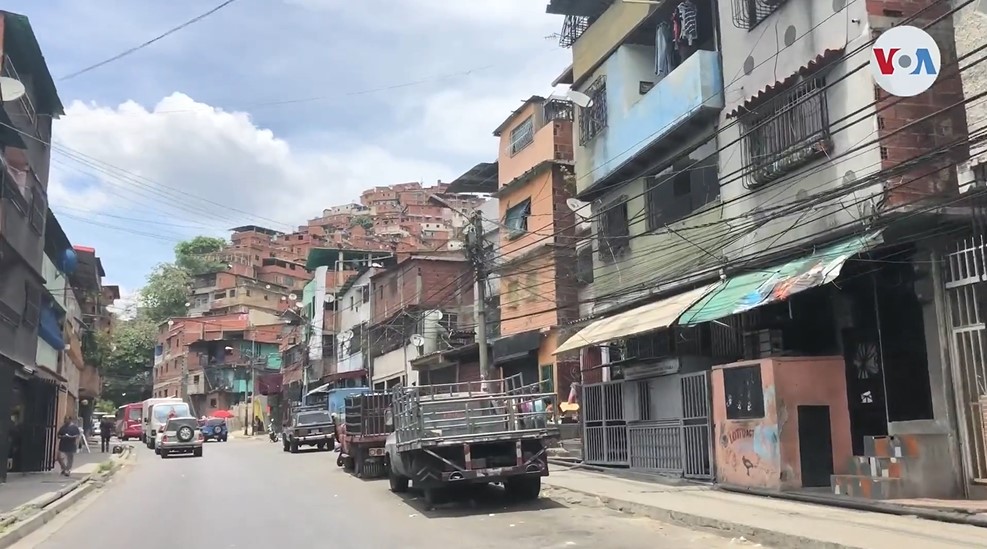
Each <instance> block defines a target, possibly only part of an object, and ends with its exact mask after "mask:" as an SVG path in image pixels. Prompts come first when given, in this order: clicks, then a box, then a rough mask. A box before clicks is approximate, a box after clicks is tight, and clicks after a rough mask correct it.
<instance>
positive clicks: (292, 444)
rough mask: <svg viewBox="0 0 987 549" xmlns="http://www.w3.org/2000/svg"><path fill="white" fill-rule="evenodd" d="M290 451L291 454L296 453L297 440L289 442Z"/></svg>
mask: <svg viewBox="0 0 987 549" xmlns="http://www.w3.org/2000/svg"><path fill="white" fill-rule="evenodd" d="M291 453H292V454H297V453H298V443H297V442H294V441H293V442H292V443H291Z"/></svg>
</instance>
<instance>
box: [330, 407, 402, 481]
mask: <svg viewBox="0 0 987 549" xmlns="http://www.w3.org/2000/svg"><path fill="white" fill-rule="evenodd" d="M391 399H392V394H391V393H364V394H359V395H350V396H347V397H346V398H345V400H344V402H345V411H344V413H343V414H341V415H340V416H339V417H338V418H337V421H338V422H339V428H338V429H337V438H338V439H339V442H340V445H341V446H342V448H341V449H340V452H339V457H338V458H337V459H336V465H338V466H340V467H342V468H343V469H344V470H346V471H349V472H352V473H354V474H355V475H356V477H357V478H377V477H381V476H384V473H385V467H384V443H385V442H386V441H387V435H389V434H390V433H391V431H393V430H394V429H393V422H388V421H387V418H388V411H389V410H390V408H391Z"/></svg>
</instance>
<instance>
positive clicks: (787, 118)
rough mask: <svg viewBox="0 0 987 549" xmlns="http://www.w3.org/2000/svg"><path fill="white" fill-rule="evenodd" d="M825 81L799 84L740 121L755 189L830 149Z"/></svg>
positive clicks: (815, 80) (820, 78)
mask: <svg viewBox="0 0 987 549" xmlns="http://www.w3.org/2000/svg"><path fill="white" fill-rule="evenodd" d="M827 109H828V107H827V104H826V81H825V79H824V78H822V77H811V78H808V79H804V80H801V81H799V82H798V83H797V84H795V85H794V86H792V87H790V88H788V89H787V90H784V91H783V92H781V94H780V95H777V96H775V97H774V98H772V99H771V100H770V101H768V102H766V103H764V104H762V105H756V106H755V107H754V108H752V109H751V110H750V112H748V113H747V114H744V115H743V116H742V117H741V124H742V127H743V129H744V136H743V140H744V154H745V155H746V158H745V159H744V160H745V163H746V164H747V165H748V166H751V171H750V172H749V175H750V177H751V179H752V180H753V181H754V184H755V186H757V185H764V184H767V183H770V182H771V181H774V180H776V179H778V178H780V177H782V176H783V175H785V174H786V173H789V172H792V171H794V170H796V169H798V168H800V167H802V166H804V165H806V164H808V163H809V162H812V161H813V160H815V159H816V158H819V157H820V156H824V155H826V154H827V153H828V152H829V151H830V149H831V147H832V143H831V141H830V134H829V112H828V110H827Z"/></svg>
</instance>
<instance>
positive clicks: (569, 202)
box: [565, 198, 591, 219]
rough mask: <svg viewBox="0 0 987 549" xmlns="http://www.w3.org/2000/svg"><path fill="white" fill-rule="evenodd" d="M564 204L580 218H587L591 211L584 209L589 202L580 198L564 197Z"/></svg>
mask: <svg viewBox="0 0 987 549" xmlns="http://www.w3.org/2000/svg"><path fill="white" fill-rule="evenodd" d="M565 205H566V206H568V207H569V209H570V210H572V213H574V214H576V215H577V216H579V217H580V218H582V219H589V217H590V214H591V212H589V211H587V210H586V207H587V206H589V202H583V201H582V200H579V199H576V198H569V199H566V201H565Z"/></svg>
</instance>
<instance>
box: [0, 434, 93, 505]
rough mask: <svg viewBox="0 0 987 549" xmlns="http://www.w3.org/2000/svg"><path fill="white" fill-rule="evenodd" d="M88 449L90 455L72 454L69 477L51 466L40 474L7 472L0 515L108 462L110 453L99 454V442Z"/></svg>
mask: <svg viewBox="0 0 987 549" xmlns="http://www.w3.org/2000/svg"><path fill="white" fill-rule="evenodd" d="M89 447H90V448H91V449H93V452H92V453H88V454H87V453H86V451H85V450H82V452H80V453H78V454H76V455H75V465H74V469H73V470H72V476H71V477H63V476H62V475H60V474H59V473H58V472H59V471H60V468H59V466H58V463H55V468H54V469H53V470H51V471H47V472H44V473H9V474H8V475H7V482H6V483H4V484H0V514H4V513H9V512H10V511H13V510H14V509H15V508H16V507H19V506H21V505H24V504H25V503H28V502H29V501H32V500H34V499H36V498H39V497H41V496H43V495H45V494H48V493H50V492H57V491H59V490H61V489H62V488H65V487H67V486H69V485H71V484H72V483H75V482H78V481H80V480H82V479H83V478H84V477H85V476H86V475H88V474H90V473H94V472H95V471H96V470H97V469H98V468H99V464H100V463H103V462H104V461H106V460H108V459H110V456H112V455H113V454H111V453H109V452H107V453H105V454H103V453H100V452H99V441H97V442H96V446H95V448H94V447H93V444H92V442H90V443H89Z"/></svg>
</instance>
